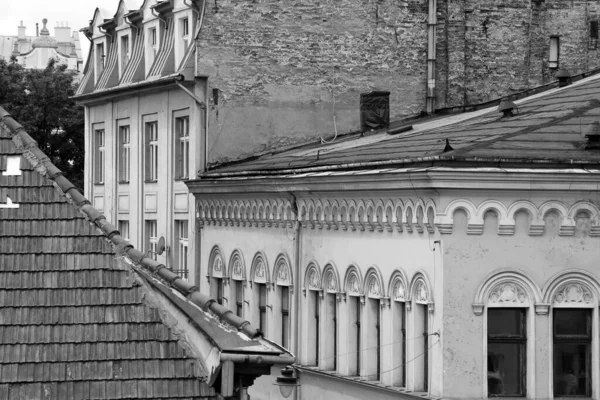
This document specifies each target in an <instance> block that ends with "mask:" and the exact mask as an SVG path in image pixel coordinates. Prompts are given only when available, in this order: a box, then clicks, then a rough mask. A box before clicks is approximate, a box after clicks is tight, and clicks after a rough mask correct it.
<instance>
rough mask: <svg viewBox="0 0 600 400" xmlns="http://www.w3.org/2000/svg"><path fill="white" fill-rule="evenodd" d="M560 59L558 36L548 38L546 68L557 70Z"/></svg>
mask: <svg viewBox="0 0 600 400" xmlns="http://www.w3.org/2000/svg"><path fill="white" fill-rule="evenodd" d="M559 57H560V39H559V37H558V36H550V51H549V53H548V68H552V69H555V68H558V59H559Z"/></svg>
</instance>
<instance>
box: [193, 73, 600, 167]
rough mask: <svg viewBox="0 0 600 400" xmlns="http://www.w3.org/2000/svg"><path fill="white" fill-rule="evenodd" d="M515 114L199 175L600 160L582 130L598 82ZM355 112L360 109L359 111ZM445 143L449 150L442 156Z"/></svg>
mask: <svg viewBox="0 0 600 400" xmlns="http://www.w3.org/2000/svg"><path fill="white" fill-rule="evenodd" d="M516 103H517V104H518V111H517V112H516V113H515V114H516V115H515V116H513V117H503V116H502V114H501V113H500V112H498V111H497V107H491V108H488V109H486V110H481V111H476V112H471V113H465V114H461V115H455V116H451V117H446V118H441V119H439V118H437V119H433V120H431V121H428V122H426V123H422V124H419V123H418V121H417V122H415V123H414V127H413V129H412V130H409V131H407V132H405V133H402V134H399V135H389V134H387V133H386V132H385V131H380V132H377V133H375V134H372V135H369V136H366V137H357V136H352V137H347V138H342V139H341V140H336V141H334V142H333V143H330V144H313V145H307V146H304V147H300V148H295V149H292V150H288V151H283V152H280V153H277V154H267V155H264V156H260V157H257V158H255V159H250V160H246V161H245V162H244V161H243V162H240V163H236V164H231V165H225V166H222V167H217V168H216V169H214V170H212V171H209V172H207V173H205V174H203V175H202V177H207V178H210V177H220V176H226V175H229V176H236V175H261V174H266V175H271V174H279V173H283V172H285V173H299V172H308V171H311V172H316V171H324V170H344V169H353V168H363V169H364V168H372V167H385V166H394V165H403V164H411V163H418V162H423V161H426V162H436V161H444V162H458V161H465V162H470V163H473V162H474V163H481V162H506V163H517V164H522V163H526V164H564V163H568V164H571V163H584V164H597V163H600V151H598V150H591V151H590V150H586V149H585V143H586V140H585V139H584V138H583V137H582V136H581V134H580V132H581V130H582V129H585V127H586V126H588V125H589V124H590V123H592V122H594V121H598V120H599V119H600V77H599V76H598V75H596V76H593V77H591V78H586V79H583V80H581V81H579V82H577V83H575V84H573V85H571V86H568V87H565V88H560V89H551V90H549V91H547V92H544V93H541V94H538V95H535V96H531V97H529V98H525V99H523V100H520V101H517V102H516ZM357 112H358V110H357ZM446 139H448V141H449V144H450V146H451V147H452V148H453V150H452V151H447V152H444V149H445V146H446Z"/></svg>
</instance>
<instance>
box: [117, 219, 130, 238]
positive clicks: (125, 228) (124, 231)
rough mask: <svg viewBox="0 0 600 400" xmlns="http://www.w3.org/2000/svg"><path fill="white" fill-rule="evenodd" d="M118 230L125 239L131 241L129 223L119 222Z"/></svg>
mask: <svg viewBox="0 0 600 400" xmlns="http://www.w3.org/2000/svg"><path fill="white" fill-rule="evenodd" d="M117 229H119V232H120V233H121V237H122V238H123V239H125V240H129V221H127V220H119V227H118V228H117Z"/></svg>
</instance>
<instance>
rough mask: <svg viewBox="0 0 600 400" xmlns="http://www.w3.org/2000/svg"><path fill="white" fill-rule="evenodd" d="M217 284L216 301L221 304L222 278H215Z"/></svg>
mask: <svg viewBox="0 0 600 400" xmlns="http://www.w3.org/2000/svg"><path fill="white" fill-rule="evenodd" d="M215 281H216V282H215V283H216V285H217V303H219V304H221V305H222V304H223V280H222V279H215Z"/></svg>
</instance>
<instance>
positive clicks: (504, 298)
mask: <svg viewBox="0 0 600 400" xmlns="http://www.w3.org/2000/svg"><path fill="white" fill-rule="evenodd" d="M541 300H542V297H541V291H540V289H539V287H538V286H537V285H536V284H535V283H534V281H533V279H531V278H530V277H529V276H528V275H527V274H525V273H524V272H522V271H516V270H502V271H499V272H495V273H494V274H492V275H489V276H488V277H487V279H486V280H485V281H484V282H483V284H482V285H481V286H480V287H479V288H478V290H477V294H476V295H475V301H474V302H473V305H472V306H473V312H474V313H475V315H481V314H483V308H484V307H485V306H488V307H530V306H533V305H538V303H541ZM537 312H538V314H539V313H540V312H539V311H537Z"/></svg>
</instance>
